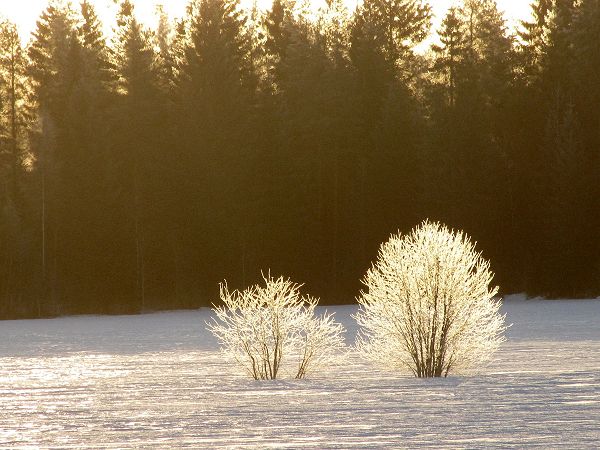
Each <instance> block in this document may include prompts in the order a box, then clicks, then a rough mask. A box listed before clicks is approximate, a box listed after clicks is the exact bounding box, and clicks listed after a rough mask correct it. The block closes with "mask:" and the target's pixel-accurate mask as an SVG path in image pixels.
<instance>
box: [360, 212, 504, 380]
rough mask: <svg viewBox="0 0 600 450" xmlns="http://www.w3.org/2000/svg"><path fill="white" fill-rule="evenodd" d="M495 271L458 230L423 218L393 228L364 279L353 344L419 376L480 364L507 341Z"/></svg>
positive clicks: (377, 359) (379, 360) (444, 373)
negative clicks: (405, 231) (408, 228)
mask: <svg viewBox="0 0 600 450" xmlns="http://www.w3.org/2000/svg"><path fill="white" fill-rule="evenodd" d="M492 278H493V274H492V272H491V271H490V269H489V263H488V262H487V261H485V260H484V259H483V258H482V257H481V254H480V253H478V252H476V251H475V245H474V244H472V243H471V241H470V239H469V238H468V237H467V236H466V235H465V234H463V233H462V232H460V231H459V232H453V231H450V230H448V228H446V227H445V226H443V225H440V224H439V223H430V222H427V221H426V222H424V223H423V224H421V225H420V226H419V227H417V228H415V229H414V230H413V231H412V232H411V233H410V234H409V235H405V236H402V235H401V234H400V233H398V234H397V235H392V236H391V238H390V240H389V241H387V242H385V243H384V244H382V246H381V248H380V250H379V255H378V258H377V261H376V263H375V264H374V265H373V266H372V267H371V269H369V271H368V272H367V274H366V276H365V278H364V279H363V284H364V285H365V286H366V288H367V290H366V291H362V292H361V295H360V297H359V298H358V302H359V304H360V308H359V311H358V313H357V315H356V316H355V318H356V320H357V322H358V324H359V326H360V327H362V329H361V332H360V333H359V337H358V339H357V349H358V350H359V352H361V353H362V354H363V355H364V356H365V357H367V358H368V359H371V360H373V361H374V362H377V363H382V364H384V365H385V366H388V367H389V368H392V369H396V370H405V371H409V372H410V373H412V374H414V375H415V376H417V377H441V376H444V377H445V376H447V375H448V374H449V373H450V372H457V373H461V372H466V371H468V370H469V369H473V368H475V367H477V366H478V365H479V364H481V363H483V362H485V361H487V360H489V359H490V357H491V355H492V354H493V352H494V351H495V350H496V349H497V348H498V346H499V345H500V343H502V342H503V341H504V337H503V332H504V330H505V329H506V326H505V325H504V316H502V315H501V314H500V313H499V308H500V302H499V301H498V300H495V299H494V296H495V295H496V293H497V292H498V288H497V287H495V288H490V287H489V285H490V282H491V281H492Z"/></svg>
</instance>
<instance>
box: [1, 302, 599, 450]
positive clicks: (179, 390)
mask: <svg viewBox="0 0 600 450" xmlns="http://www.w3.org/2000/svg"><path fill="white" fill-rule="evenodd" d="M336 311H337V312H336V318H337V320H339V321H341V322H342V323H343V324H344V325H345V327H346V329H347V330H348V331H347V334H346V342H347V343H348V344H352V343H353V341H354V337H355V335H356V324H355V322H354V321H353V320H352V319H351V317H350V315H351V314H353V313H355V312H356V307H351V306H348V307H339V308H336ZM503 312H506V313H507V322H508V323H513V326H512V327H511V328H509V329H508V331H507V337H508V341H507V342H506V343H504V344H503V345H502V346H501V348H500V350H499V351H498V352H497V353H496V355H495V358H494V360H493V361H492V362H491V363H490V364H489V365H488V367H487V369H486V371H485V372H484V374H482V375H477V376H473V377H449V378H447V379H416V378H411V377H406V376H398V375H397V374H395V373H394V372H386V371H379V370H377V369H375V368H374V367H372V366H371V365H370V364H368V363H367V362H364V361H363V360H361V359H359V358H357V357H356V356H350V357H349V359H348V360H346V362H345V363H344V364H343V365H341V366H339V367H337V368H330V369H328V370H327V371H326V372H324V373H323V374H320V375H319V376H318V377H314V378H311V379H306V380H285V381H279V380H276V381H253V380H248V379H247V378H246V377H245V376H243V374H240V373H239V370H238V369H237V368H235V367H232V366H230V365H228V364H227V363H225V362H224V361H223V360H222V357H221V355H220V353H219V352H218V351H217V343H216V341H215V339H214V338H213V336H212V335H211V334H210V333H209V332H208V331H206V330H205V325H204V323H205V320H207V319H210V314H211V313H210V311H209V310H208V309H203V310H200V311H193V312H170V313H157V314H148V315H142V316H117V317H93V316H84V317H69V318H60V319H51V320H37V321H11V322H0V342H2V346H0V447H1V448H6V447H8V448H11V447H19V448H27V447H36V448H37V447H60V448H82V447H85V448H94V447H96V448H97V447H101V448H131V447H135V448H216V447H236V448H252V447H261V448H265V447H267V448H268V447H285V448H318V449H323V448H353V447H354V448H406V447H410V448H415V447H433V448H465V447H468V448H492V447H497V448H523V447H537V448H544V449H546V448H571V449H572V448H597V447H598V444H599V442H600V426H599V424H600V325H599V324H600V301H599V300H587V301H583V300H581V301H579V300H578V301H540V300H528V301H525V300H523V299H522V298H519V297H509V298H508V299H506V301H505V303H504V305H503Z"/></svg>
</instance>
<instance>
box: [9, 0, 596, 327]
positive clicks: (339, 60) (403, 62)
mask: <svg viewBox="0 0 600 450" xmlns="http://www.w3.org/2000/svg"><path fill="white" fill-rule="evenodd" d="M118 3H119V12H118V15H117V18H116V19H117V20H116V23H115V24H114V32H113V33H112V34H111V36H110V37H107V36H105V35H104V34H103V29H104V27H103V26H102V24H101V23H100V21H99V19H98V17H97V15H96V13H95V11H94V8H93V6H92V4H91V3H89V2H88V1H85V0H84V1H82V2H81V4H79V5H75V6H73V5H70V4H68V3H64V2H61V1H58V0H50V2H49V5H48V7H47V9H46V10H45V11H44V12H43V14H42V15H41V17H40V18H39V21H38V23H37V28H36V31H35V33H34V35H33V36H32V39H31V40H30V42H29V43H28V45H27V46H26V47H23V46H22V45H21V39H20V38H19V36H18V33H17V30H16V27H15V26H14V25H13V24H11V23H9V22H6V21H5V22H2V24H0V112H1V114H0V176H1V181H2V183H1V184H0V317H4V318H7V317H26V316H47V315H56V314H71V313H89V312H99V313H121V312H138V311H143V310H149V309H159V308H181V307H197V306H200V305H208V304H210V303H211V302H212V301H214V300H215V298H216V294H217V282H218V281H220V280H222V279H224V278H226V279H227V280H230V282H231V284H232V285H235V286H236V287H243V286H246V285H248V284H250V283H251V282H254V281H256V279H257V278H258V276H260V271H261V269H263V270H266V269H269V268H270V269H271V271H272V273H274V274H278V273H284V274H286V275H288V276H291V277H292V278H293V279H296V280H302V281H304V282H305V283H306V285H307V288H308V289H309V291H311V292H312V293H314V294H315V295H318V296H320V297H321V298H323V300H324V301H325V302H331V303H336V302H339V303H345V302H352V301H353V299H354V297H355V296H356V294H357V293H358V289H359V287H360V285H359V279H360V278H361V276H362V274H363V273H364V271H365V270H366V268H367V267H368V266H369V264H370V261H371V260H372V259H374V257H375V254H376V251H377V248H378V246H379V243H380V242H381V241H383V240H384V239H385V238H387V237H388V236H389V234H390V233H392V232H395V231H397V230H398V229H400V230H402V231H408V230H409V229H411V228H412V227H413V226H414V225H416V224H417V223H419V222H420V221H422V220H423V219H425V218H430V219H432V220H440V221H443V222H445V223H447V224H448V225H450V226H452V227H455V228H460V229H463V230H465V231H466V232H467V233H468V234H470V235H471V236H473V237H474V238H475V239H476V240H477V241H478V243H479V244H478V245H479V249H480V250H482V251H483V252H484V255H485V256H486V257H487V258H489V259H491V260H492V265H493V267H494V268H495V271H496V272H497V282H498V283H500V284H501V286H502V287H503V289H504V291H505V292H510V291H513V292H514V291H525V292H527V293H528V294H530V295H546V296H589V295H597V294H598V293H599V292H600V237H599V234H598V231H599V230H600V204H599V199H600V106H599V105H600V81H599V80H598V73H599V71H600V47H599V43H600V2H599V1H598V0H580V1H574V0H536V1H535V2H534V3H533V5H532V8H533V13H534V14H533V18H532V20H531V21H528V22H526V23H523V24H521V26H520V27H519V29H518V31H516V32H515V33H512V32H511V31H510V30H508V29H507V25H506V21H505V19H504V18H503V17H502V15H501V13H500V12H499V10H498V9H497V7H496V4H495V2H494V1H493V0H462V1H459V2H457V3H456V5H455V6H454V7H453V8H451V9H450V10H449V11H448V14H447V15H446V17H445V19H444V21H443V23H442V25H441V27H440V29H439V30H430V26H431V25H430V22H431V10H430V7H429V5H428V4H427V2H425V1H412V0H365V1H364V2H363V3H362V4H361V5H360V6H359V7H358V8H357V9H356V10H355V11H348V10H347V9H346V8H345V7H344V4H343V2H342V1H341V0H330V1H328V2H327V5H326V7H324V9H322V10H321V11H320V12H319V13H318V14H317V15H316V16H315V15H314V14H312V13H311V12H310V11H307V10H306V8H304V7H303V6H302V5H300V4H298V6H294V5H293V3H292V2H289V1H287V0H274V2H273V5H272V8H271V9H270V10H269V11H266V12H262V11H259V10H258V9H256V8H253V9H251V10H249V11H246V10H241V9H240V6H239V0H198V1H192V2H191V3H190V4H189V7H188V10H187V15H186V16H185V17H184V18H183V19H181V20H180V21H177V22H172V21H170V20H169V18H168V17H167V16H166V14H165V13H164V12H163V11H162V10H161V9H159V10H158V11H157V14H158V15H159V21H158V23H159V25H158V27H157V29H156V30H149V29H146V28H145V26H144V25H142V24H141V23H140V22H138V21H137V20H136V17H135V11H134V8H133V5H132V4H131V3H130V1H129V0H119V2H118ZM433 31H437V32H438V34H439V40H438V41H437V44H435V45H433V46H432V48H431V49H430V51H429V52H427V53H426V54H425V55H422V54H420V53H417V52H415V47H416V46H417V45H418V44H420V43H422V42H423V41H424V40H425V39H426V38H427V37H428V36H429V35H430V33H431V32H433Z"/></svg>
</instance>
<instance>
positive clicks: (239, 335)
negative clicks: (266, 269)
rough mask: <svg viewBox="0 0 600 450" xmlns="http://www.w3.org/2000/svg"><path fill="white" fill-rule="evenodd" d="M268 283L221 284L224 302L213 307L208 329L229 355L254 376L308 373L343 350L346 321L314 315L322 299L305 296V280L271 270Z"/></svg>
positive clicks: (272, 377) (269, 376)
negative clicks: (232, 288) (231, 288)
mask: <svg viewBox="0 0 600 450" xmlns="http://www.w3.org/2000/svg"><path fill="white" fill-rule="evenodd" d="M263 278H264V281H265V285H264V286H259V285H255V286H252V287H249V288H248V289H246V290H244V291H242V292H240V291H234V292H229V290H228V289H227V284H225V283H223V284H221V289H220V296H221V301H222V303H223V304H222V305H221V306H217V307H214V308H213V311H214V313H215V318H214V319H213V320H212V321H211V322H209V323H208V324H207V325H208V328H209V330H210V331H211V332H212V333H213V334H214V335H215V336H216V337H217V339H218V340H219V343H220V344H221V349H222V351H223V352H224V353H225V355H226V357H228V358H229V359H231V360H233V361H235V362H237V364H239V366H240V367H242V368H243V369H244V370H245V372H246V373H248V374H249V375H250V376H251V377H252V378H254V379H255V380H269V379H276V378H279V377H281V376H282V375H284V374H285V375H293V376H295V378H304V377H305V376H306V375H308V374H310V373H312V372H315V371H317V370H318V369H319V368H321V367H323V366H324V365H326V364H327V363H329V362H332V361H333V360H334V359H335V358H337V356H338V355H339V353H340V351H341V350H342V348H343V347H344V340H343V332H344V328H343V327H342V325H340V324H338V323H336V322H335V321H334V320H333V316H332V315H331V314H328V313H325V314H324V315H323V316H320V317H319V316H316V315H315V308H316V306H317V299H314V298H312V297H308V296H301V295H300V287H301V286H300V285H298V284H296V283H292V282H291V281H290V280H289V279H284V278H283V277H279V278H277V279H274V278H272V277H271V276H270V275H269V276H267V277H263Z"/></svg>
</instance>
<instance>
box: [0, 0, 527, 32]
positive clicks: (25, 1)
mask: <svg viewBox="0 0 600 450" xmlns="http://www.w3.org/2000/svg"><path fill="white" fill-rule="evenodd" d="M242 1H243V3H248V4H251V2H252V0H242ZM313 1H318V0H313ZM346 1H347V4H348V7H349V8H353V7H354V6H355V5H356V0H346ZM456 1H457V0H431V1H430V3H431V4H432V6H433V12H434V21H433V29H434V30H436V29H437V28H438V27H439V24H440V23H441V20H442V18H443V16H444V14H445V12H446V11H447V9H448V8H449V7H450V6H451V5H452V4H454V3H456ZM78 2H79V0H73V1H72V3H73V4H77V3H78ZM92 2H93V3H94V4H95V5H96V9H97V11H98V14H99V15H100V17H101V18H102V21H103V23H104V24H105V26H106V32H107V34H110V32H111V27H112V24H113V18H114V15H115V12H116V6H115V2H114V0H92ZM271 2H272V0H258V6H259V7H260V8H264V9H267V8H269V6H270V5H271ZM497 2H498V6H499V8H500V9H501V10H502V11H505V13H506V18H507V19H508V21H509V26H514V25H516V24H517V23H518V21H519V20H522V19H525V18H527V17H529V14H530V6H529V4H530V2H529V1H525V0H523V1H514V0H497ZM133 3H134V4H135V10H136V15H137V17H138V19H139V20H140V21H141V22H143V23H144V24H146V25H147V26H149V27H154V26H155V25H156V22H157V16H156V7H157V5H162V6H163V7H164V9H165V10H166V12H167V13H168V14H169V17H171V18H176V17H181V16H183V15H184V13H185V8H186V6H187V4H188V3H189V0H133ZM47 4H48V0H20V1H13V0H0V16H3V17H5V18H8V19H9V20H11V21H13V22H15V23H16V24H17V26H18V28H19V32H20V34H21V36H22V39H23V41H24V42H27V41H29V37H30V35H31V33H32V32H33V31H34V30H35V23H36V21H37V18H38V17H39V15H40V13H41V12H42V11H43V10H44V8H45V7H46V5H47Z"/></svg>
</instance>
